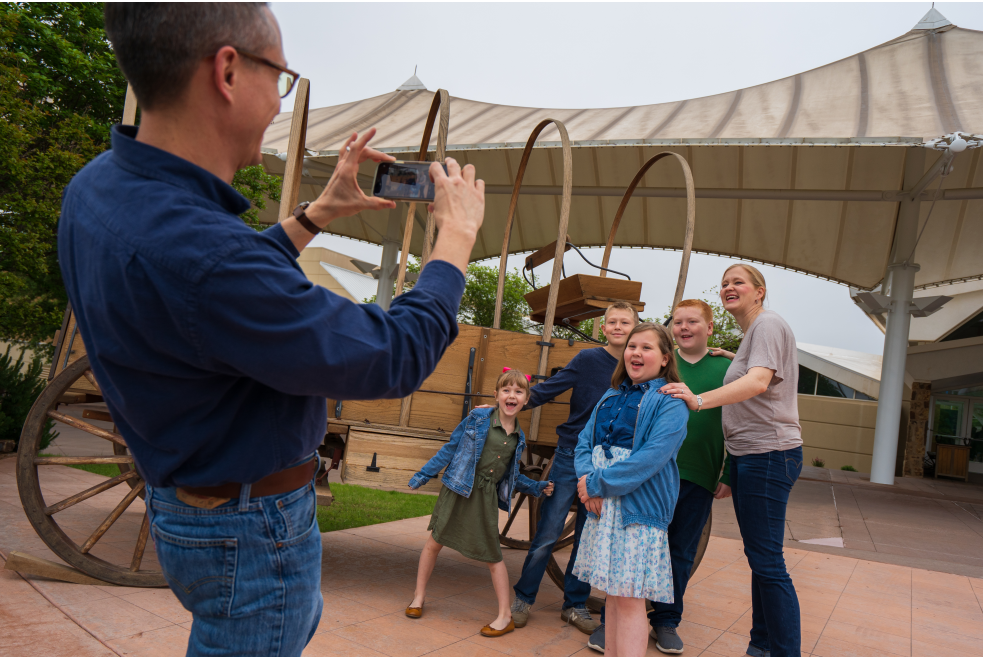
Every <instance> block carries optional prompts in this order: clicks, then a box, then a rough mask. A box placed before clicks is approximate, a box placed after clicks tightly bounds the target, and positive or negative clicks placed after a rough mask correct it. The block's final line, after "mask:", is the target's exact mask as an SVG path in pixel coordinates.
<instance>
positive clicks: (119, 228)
mask: <svg viewBox="0 0 983 658" xmlns="http://www.w3.org/2000/svg"><path fill="white" fill-rule="evenodd" d="M135 137H136V128H133V127H128V126H127V127H116V128H114V129H113V135H112V143H113V148H112V150H111V151H108V152H106V153H103V154H102V155H100V156H99V157H97V158H96V159H94V160H93V161H92V162H90V163H89V164H88V165H87V166H86V167H85V168H84V169H83V170H82V171H81V172H79V173H78V175H76V176H75V178H74V179H73V180H72V182H71V183H70V184H69V186H68V187H67V188H66V189H65V195H64V200H63V203H62V215H61V222H60V224H59V227H58V255H59V260H60V264H61V270H62V276H63V277H64V280H65V286H66V288H67V290H68V296H69V299H70V300H71V302H72V307H73V308H74V311H75V314H76V317H77V318H78V326H79V330H80V331H81V333H82V338H83V340H84V342H85V347H86V350H87V352H88V354H89V358H90V360H91V363H92V371H93V373H94V374H95V376H96V379H97V380H98V382H99V385H100V387H101V388H102V391H103V395H104V397H105V400H106V403H107V404H108V406H109V410H110V412H111V413H112V415H113V420H114V421H115V422H116V424H117V426H118V427H119V430H120V432H121V433H122V435H123V437H124V438H125V439H126V442H127V444H128V445H129V447H130V450H131V451H132V452H133V454H134V457H135V460H136V462H137V467H138V469H139V470H140V472H141V474H142V475H143V476H144V477H145V478H146V479H147V481H148V482H149V483H150V484H151V485H153V486H181V485H183V486H210V485H218V484H223V483H226V482H256V481H257V480H260V479H261V478H263V477H265V476H266V475H269V474H270V473H274V472H276V471H278V470H281V469H283V468H284V467H286V466H288V465H290V464H292V463H294V462H296V461H297V460H298V459H301V458H302V457H303V456H304V455H306V454H310V453H311V452H313V451H314V449H315V448H316V447H317V446H318V445H319V444H320V442H321V440H322V439H323V437H324V432H325V429H326V421H327V408H326V404H325V400H324V398H325V397H330V398H336V399H363V400H364V399H374V398H398V397H403V396H405V395H408V394H409V393H410V392H412V391H413V390H414V389H416V388H418V387H419V385H420V384H421V383H422V382H423V380H424V379H425V378H426V377H427V376H428V375H429V374H430V373H431V371H432V370H433V369H434V367H435V366H436V365H437V361H438V360H439V359H440V357H441V356H442V355H443V353H444V350H445V349H446V348H447V346H448V345H449V344H450V343H451V342H452V341H453V340H454V338H456V336H457V324H456V322H455V318H456V316H457V310H458V304H459V302H460V299H461V295H462V293H463V291H464V277H463V276H462V274H461V272H460V270H458V269H457V268H456V267H454V266H452V265H450V264H449V263H446V262H443V261H433V262H431V263H429V264H428V265H427V266H426V267H425V268H424V271H423V273H422V274H421V275H420V279H419V281H418V282H417V284H416V286H415V287H414V288H413V290H412V291H410V292H408V293H406V294H405V295H401V296H400V297H397V298H396V299H395V300H393V303H392V307H391V309H390V311H389V312H388V313H386V312H384V311H382V309H380V308H379V307H378V306H376V305H360V304H354V303H352V302H350V301H348V300H346V299H343V298H341V297H339V296H337V295H335V294H333V293H331V292H329V291H328V290H327V289H325V288H322V287H320V286H315V285H313V284H312V283H311V282H310V281H308V279H307V278H306V277H305V276H304V274H303V272H302V271H301V269H300V267H299V266H298V264H297V261H296V258H297V256H298V252H297V250H296V248H294V246H293V244H292V243H291V242H290V240H289V239H288V238H287V235H286V234H285V233H284V231H283V229H282V228H281V227H280V226H274V227H272V228H269V229H267V230H266V231H263V232H262V233H257V232H256V231H254V230H253V229H251V228H249V227H248V226H246V225H245V224H244V223H243V222H242V221H241V220H240V219H239V218H238V217H237V215H238V214H239V213H241V212H243V211H245V210H246V209H247V208H248V207H249V202H248V201H247V200H246V199H245V198H243V197H242V196H241V195H240V194H239V193H238V192H236V191H235V190H234V189H233V188H232V187H231V186H229V185H228V184H226V183H225V182H224V181H222V180H220V179H219V178H217V177H216V176H214V175H212V174H211V173H209V172H207V171H205V170H204V169H202V168H200V167H198V166H196V165H194V164H192V163H190V162H188V161H186V160H183V159H181V158H179V157H177V156H175V155H172V154H169V153H166V152H164V151H162V150H160V149H157V148H154V147H152V146H149V145H147V144H142V143H140V142H137V141H136V140H135V139H134V138H135Z"/></svg>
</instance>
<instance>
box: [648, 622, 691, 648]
mask: <svg viewBox="0 0 983 658" xmlns="http://www.w3.org/2000/svg"><path fill="white" fill-rule="evenodd" d="M649 635H651V636H652V637H654V638H655V648H656V649H658V650H659V651H661V652H662V653H672V654H677V653H682V652H683V641H682V640H681V639H680V638H679V634H678V633H676V629H675V627H673V626H656V627H655V628H653V629H652V630H650V631H649Z"/></svg>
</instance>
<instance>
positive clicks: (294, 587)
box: [147, 483, 324, 656]
mask: <svg viewBox="0 0 983 658" xmlns="http://www.w3.org/2000/svg"><path fill="white" fill-rule="evenodd" d="M147 509H148V511H149V516H150V523H151V529H152V531H151V537H153V539H154V545H155V547H156V549H157V559H158V561H159V562H160V565H161V567H162V569H163V571H164V577H165V578H166V579H167V584H168V585H169V586H170V588H171V591H172V592H174V594H175V595H176V596H177V598H178V600H180V601H181V604H182V605H183V606H184V607H185V608H186V609H188V610H189V611H190V612H191V613H192V615H193V616H194V621H193V623H192V625H191V637H190V638H189V639H188V655H189V656H299V655H300V654H301V652H302V651H303V650H304V647H305V646H307V643H308V642H309V641H310V639H311V637H313V636H314V631H315V630H316V629H317V624H318V621H319V620H320V619H321V608H322V606H323V603H324V601H323V599H322V597H321V533H320V532H319V531H318V527H317V514H316V509H317V497H316V495H315V493H314V486H313V483H310V484H307V485H305V486H303V487H301V488H300V489H296V490H294V491H291V492H288V493H285V494H279V495H275V496H264V497H262V498H250V497H249V485H243V487H242V491H241V496H240V497H239V498H234V499H232V500H230V501H229V502H227V503H225V504H224V505H221V506H219V507H216V508H215V509H199V508H197V507H191V506H190V505H186V504H185V503H183V502H181V501H180V500H178V499H177V494H176V489H174V488H156V487H151V486H149V485H148V486H147Z"/></svg>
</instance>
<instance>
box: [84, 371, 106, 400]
mask: <svg viewBox="0 0 983 658" xmlns="http://www.w3.org/2000/svg"><path fill="white" fill-rule="evenodd" d="M82 376H83V377H85V378H86V379H87V380H89V383H90V384H92V386H93V388H95V389H96V391H98V392H99V395H102V389H101V388H99V382H97V381H96V376H95V375H93V374H92V371H91V370H86V371H85V372H83V373H82Z"/></svg>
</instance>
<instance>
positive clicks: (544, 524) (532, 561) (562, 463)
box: [513, 448, 590, 608]
mask: <svg viewBox="0 0 983 658" xmlns="http://www.w3.org/2000/svg"><path fill="white" fill-rule="evenodd" d="M549 479H550V480H552V481H553V495H552V496H549V497H547V498H544V499H543V504H542V505H541V506H540V507H539V524H538V525H537V526H536V536H535V537H534V538H533V540H532V545H531V546H530V547H529V553H528V554H526V560H525V562H523V563H522V575H521V576H519V582H517V583H516V584H515V587H514V588H513V589H515V596H516V598H519V599H522V600H523V601H525V602H526V603H528V604H529V605H532V604H533V603H535V602H536V594H538V593H539V584H540V583H541V582H542V581H543V575H544V574H545V573H546V565H547V564H548V563H549V559H550V556H551V555H552V554H553V545H554V544H556V542H557V540H558V539H559V538H560V533H561V532H562V531H563V526H564V524H565V523H566V520H567V513H568V512H569V511H570V506H571V505H572V504H573V503H574V501H577V522H576V525H575V526H574V532H573V550H572V551H571V552H570V561H569V562H567V571H566V575H565V576H564V578H563V607H564V608H569V607H572V606H584V605H585V604H586V603H587V597H588V596H590V584H588V583H584V582H581V581H580V580H578V579H577V577H576V576H574V575H573V565H574V562H576V561H577V549H578V548H579V547H580V534H581V533H582V532H583V530H584V522H585V521H587V508H585V507H584V505H583V503H581V502H580V498H579V497H578V496H577V469H576V468H575V467H574V465H573V451H572V450H570V449H569V448H557V449H556V454H555V456H554V457H553V466H552V468H551V469H550V473H549Z"/></svg>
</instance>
